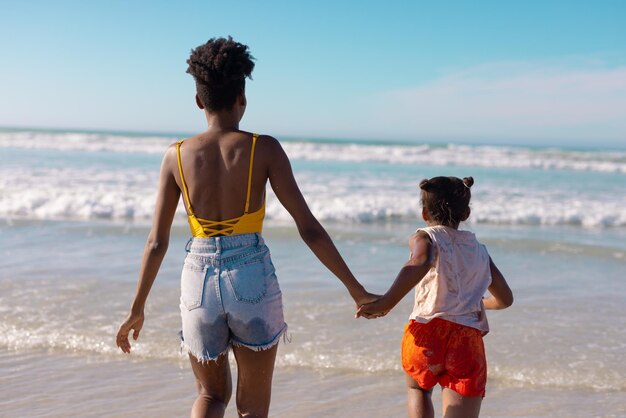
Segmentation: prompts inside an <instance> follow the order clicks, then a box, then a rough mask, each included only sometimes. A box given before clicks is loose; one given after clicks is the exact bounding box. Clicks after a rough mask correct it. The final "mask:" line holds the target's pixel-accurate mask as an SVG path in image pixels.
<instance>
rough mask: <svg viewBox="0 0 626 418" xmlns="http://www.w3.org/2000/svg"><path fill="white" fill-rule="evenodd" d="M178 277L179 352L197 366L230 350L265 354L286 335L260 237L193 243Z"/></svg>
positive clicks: (279, 297)
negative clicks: (180, 331)
mask: <svg viewBox="0 0 626 418" xmlns="http://www.w3.org/2000/svg"><path fill="white" fill-rule="evenodd" d="M186 250H187V256H186V257H185V263H184V265H183V272H182V274H181V296H180V312H181V316H182V323H183V324H182V325H183V326H182V328H183V329H182V335H181V340H182V347H183V349H184V350H186V351H187V352H189V353H190V354H192V355H193V356H194V357H196V358H197V359H198V360H199V361H208V360H215V359H217V357H219V356H220V355H221V354H225V353H226V352H227V351H228V349H229V348H230V347H231V346H233V345H234V346H243V347H247V348H250V349H252V350H256V351H258V350H266V349H269V348H271V347H272V346H274V345H275V344H276V343H278V341H279V339H280V336H281V335H282V334H283V333H284V332H285V331H286V330H287V324H286V323H285V321H284V318H283V303H282V294H281V291H280V288H279V286H278V281H277V279H276V274H275V270H274V265H273V264H272V260H271V259H270V252H269V249H268V248H267V246H266V245H265V242H264V241H263V238H262V237H261V234H258V233H251V234H239V235H230V236H223V237H213V238H195V237H194V238H192V239H191V240H189V242H188V243H187V247H186Z"/></svg>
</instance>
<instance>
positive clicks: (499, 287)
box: [483, 257, 513, 309]
mask: <svg viewBox="0 0 626 418" xmlns="http://www.w3.org/2000/svg"><path fill="white" fill-rule="evenodd" d="M489 266H490V267H491V285H490V286H489V293H491V296H489V297H486V298H484V299H483V304H484V305H485V309H504V308H508V307H509V306H511V305H512V304H513V292H512V291H511V288H510V287H509V285H508V283H507V282H506V280H505V279H504V276H503V275H502V273H500V270H498V267H496V265H495V264H494V263H493V260H492V259H491V257H489Z"/></svg>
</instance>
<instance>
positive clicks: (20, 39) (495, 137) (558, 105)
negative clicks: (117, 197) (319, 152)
mask: <svg viewBox="0 0 626 418" xmlns="http://www.w3.org/2000/svg"><path fill="white" fill-rule="evenodd" d="M625 21H626V2H623V1H597V2H582V1H573V0H571V1H549V2H546V1H523V2H512V1H510V2H509V1H507V2H504V1H477V2H469V1H468V2H461V1H456V2H451V1H441V2H418V1H385V2H381V1H371V2H370V1H351V2H348V1H344V2H340V1H301V2H300V1H273V2H269V1H267V2H264V1H238V2H231V1H221V2H212V1H203V2H180V4H174V2H166V1H150V2H149V1H109V2H95V1H81V2H79V1H73V2H69V1H55V2H48V1H30V2H27V1H24V2H15V1H3V0H0V57H1V58H2V65H1V66H0V126H24V127H43V128H83V129H102V130H135V131H152V132H154V131H157V132H195V131H198V130H201V129H203V128H204V123H205V122H204V117H203V115H202V113H201V112H199V111H198V110H197V109H196V107H195V104H194V100H193V96H194V84H193V81H192V78H191V76H189V75H188V74H186V73H185V70H186V63H185V61H186V59H187V57H188V54H189V51H190V50H191V48H193V47H195V46H197V45H199V44H201V43H203V42H205V41H206V40H207V39H209V38H210V37H215V36H226V35H232V36H233V37H234V38H235V39H236V40H238V41H240V42H243V43H246V44H247V45H249V46H250V49H251V51H252V54H253V55H254V56H255V57H256V58H257V61H256V68H255V71H254V73H253V78H254V80H253V81H251V82H249V83H248V85H247V95H248V99H249V107H248V111H247V114H246V116H245V118H244V121H243V122H242V128H244V129H249V130H254V131H259V132H263V133H269V134H274V135H278V136H280V135H284V136H285V135H286V136H296V137H298V136H301V137H331V138H366V139H367V138H372V139H390V140H415V141H428V142H435V141H453V142H456V141H459V142H466V141H469V142H487V143H518V144H519V143H528V144H546V143H547V144H554V145H560V144H574V145H584V144H587V143H602V144H605V145H609V146H610V145H622V144H624V143H626V25H625V24H624V22H625Z"/></svg>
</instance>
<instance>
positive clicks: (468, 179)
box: [463, 176, 474, 189]
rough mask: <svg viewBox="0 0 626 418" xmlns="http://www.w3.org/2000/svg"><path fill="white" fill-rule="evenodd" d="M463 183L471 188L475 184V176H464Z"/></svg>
mask: <svg viewBox="0 0 626 418" xmlns="http://www.w3.org/2000/svg"><path fill="white" fill-rule="evenodd" d="M463 184H464V185H465V187H467V188H468V189H469V188H470V187H472V185H473V184H474V178H473V177H471V176H470V177H463Z"/></svg>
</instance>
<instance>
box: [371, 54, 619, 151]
mask: <svg viewBox="0 0 626 418" xmlns="http://www.w3.org/2000/svg"><path fill="white" fill-rule="evenodd" d="M374 103H376V109H373V108H370V109H369V111H368V112H367V113H369V115H368V116H367V118H364V120H363V122H364V123H366V124H367V126H368V131H369V132H370V133H380V134H382V133H387V134H389V133H393V134H395V135H398V136H402V137H407V136H409V137H410V136H413V137H416V136H417V137H424V136H429V135H430V136H437V137H451V138H452V137H458V138H469V137H473V138H490V139H502V140H506V139H527V140H531V141H533V140H534V141H537V140H541V139H556V140H559V139H560V140H569V139H572V140H602V141H608V142H612V143H619V141H623V143H626V67H617V68H597V67H594V68H583V69H571V68H558V67H555V66H538V65H531V64H512V63H501V64H488V65H482V66H479V67H475V68H471V69H467V70H463V71H456V72H452V73H449V74H446V75H444V76H442V77H440V78H437V79H434V80H432V81H430V82H427V83H425V84H422V85H419V86H416V87H413V88H407V89H403V90H395V91H389V92H384V93H381V94H380V95H379V96H378V97H377V98H376V100H375V101H374Z"/></svg>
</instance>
